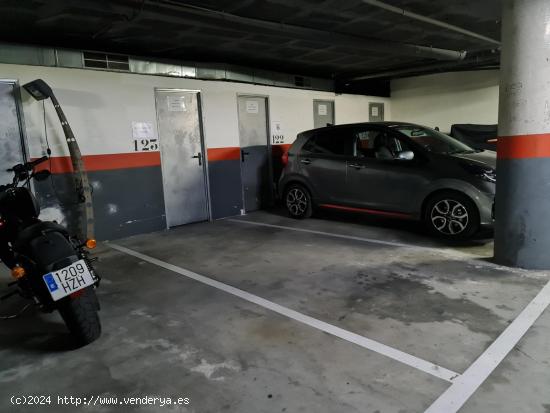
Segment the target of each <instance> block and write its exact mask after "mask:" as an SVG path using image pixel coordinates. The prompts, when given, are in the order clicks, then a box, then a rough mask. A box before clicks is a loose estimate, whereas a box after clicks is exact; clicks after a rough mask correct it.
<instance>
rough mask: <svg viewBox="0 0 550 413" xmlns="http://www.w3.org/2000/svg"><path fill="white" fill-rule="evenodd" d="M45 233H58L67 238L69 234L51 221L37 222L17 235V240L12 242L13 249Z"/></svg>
mask: <svg viewBox="0 0 550 413" xmlns="http://www.w3.org/2000/svg"><path fill="white" fill-rule="evenodd" d="M46 232H60V233H61V234H63V235H64V236H67V237H68V236H69V233H68V231H67V229H66V228H65V227H63V226H61V225H59V224H57V223H55V222H51V221H39V222H37V223H35V224H32V225H30V226H28V227H27V228H25V229H24V230H22V231H21V232H20V233H19V234H18V236H17V239H16V240H15V242H14V247H15V249H18V248H20V247H23V246H24V245H27V244H28V243H29V242H30V241H31V240H33V239H34V238H37V237H39V236H40V235H42V234H43V233H46Z"/></svg>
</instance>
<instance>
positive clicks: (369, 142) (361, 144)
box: [354, 129, 382, 158]
mask: <svg viewBox="0 0 550 413" xmlns="http://www.w3.org/2000/svg"><path fill="white" fill-rule="evenodd" d="M381 133H382V132H381V131H379V130H376V129H368V130H358V131H355V133H354V135H355V145H354V149H355V156H357V157H359V158H376V154H375V148H374V143H375V140H376V137H377V136H378V135H380V134H381Z"/></svg>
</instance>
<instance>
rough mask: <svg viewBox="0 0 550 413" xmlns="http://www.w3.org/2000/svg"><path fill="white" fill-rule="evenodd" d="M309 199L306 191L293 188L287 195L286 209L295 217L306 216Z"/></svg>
mask: <svg viewBox="0 0 550 413" xmlns="http://www.w3.org/2000/svg"><path fill="white" fill-rule="evenodd" d="M307 204H308V199H307V195H306V194H305V192H304V191H302V190H301V189H299V188H292V189H291V190H290V191H288V193H287V195H286V207H287V208H288V210H289V211H290V213H291V214H292V215H294V216H300V215H303V214H305V212H306V210H307Z"/></svg>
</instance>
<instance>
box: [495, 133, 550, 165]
mask: <svg viewBox="0 0 550 413" xmlns="http://www.w3.org/2000/svg"><path fill="white" fill-rule="evenodd" d="M497 156H498V158H499V159H529V158H550V133H541V134H533V135H516V136H499V138H498V141H497Z"/></svg>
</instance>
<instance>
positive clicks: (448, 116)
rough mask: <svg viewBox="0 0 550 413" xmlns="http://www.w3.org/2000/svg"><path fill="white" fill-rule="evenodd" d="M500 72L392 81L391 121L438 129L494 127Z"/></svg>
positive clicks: (464, 73)
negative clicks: (472, 125)
mask: <svg viewBox="0 0 550 413" xmlns="http://www.w3.org/2000/svg"><path fill="white" fill-rule="evenodd" d="M498 84H499V72H498V71H497V70H491V71H489V70H485V71H474V72H454V73H441V74H436V75H428V76H419V77H411V78H405V79H396V80H393V81H392V82H391V103H392V117H391V119H392V120H395V121H404V122H412V123H418V124H421V125H425V126H430V127H432V128H433V127H435V126H439V128H440V129H441V131H442V132H449V131H450V130H451V125H452V124H454V123H476V124H485V125H491V124H496V123H497V120H498Z"/></svg>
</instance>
